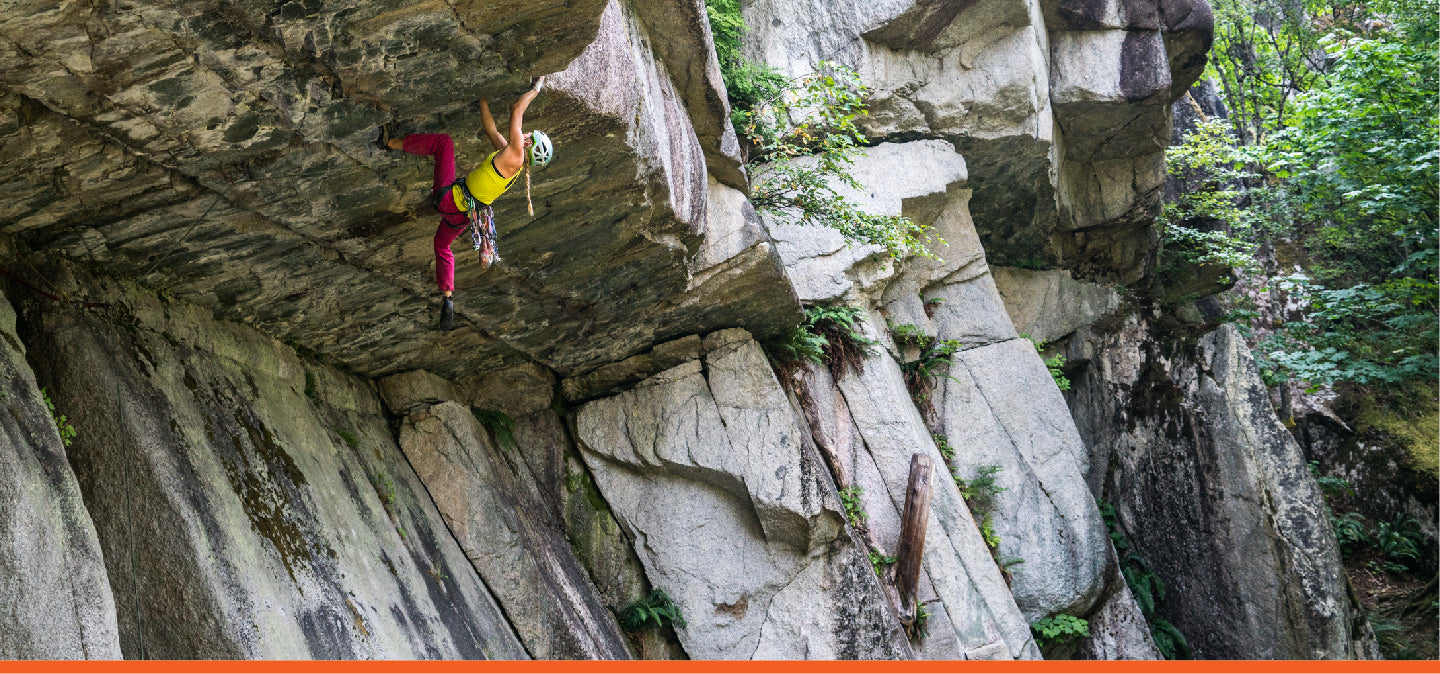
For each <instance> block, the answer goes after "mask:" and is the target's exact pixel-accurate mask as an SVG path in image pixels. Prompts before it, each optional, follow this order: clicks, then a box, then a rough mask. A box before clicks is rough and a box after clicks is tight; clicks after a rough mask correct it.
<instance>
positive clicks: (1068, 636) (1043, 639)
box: [1030, 613, 1090, 648]
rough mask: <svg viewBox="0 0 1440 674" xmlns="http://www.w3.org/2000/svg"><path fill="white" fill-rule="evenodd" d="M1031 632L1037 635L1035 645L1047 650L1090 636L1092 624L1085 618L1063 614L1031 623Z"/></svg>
mask: <svg viewBox="0 0 1440 674" xmlns="http://www.w3.org/2000/svg"><path fill="white" fill-rule="evenodd" d="M1030 632H1031V633H1032V634H1034V635H1035V643H1036V644H1038V645H1039V646H1040V647H1041V648H1046V647H1048V646H1052V645H1060V644H1068V643H1070V642H1071V641H1074V640H1075V639H1078V638H1080V637H1088V636H1090V623H1089V621H1087V620H1085V619H1084V618H1077V617H1075V616H1073V615H1069V614H1065V613H1061V614H1058V615H1053V616H1050V617H1048V618H1041V619H1040V620H1037V621H1035V622H1033V623H1030Z"/></svg>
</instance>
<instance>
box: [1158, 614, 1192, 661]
mask: <svg viewBox="0 0 1440 674" xmlns="http://www.w3.org/2000/svg"><path fill="white" fill-rule="evenodd" d="M1150 638H1151V639H1153V640H1154V641H1155V648H1156V650H1159V651H1160V655H1163V656H1165V659H1166V660H1189V659H1190V642H1188V641H1186V640H1185V635H1184V634H1181V633H1180V630H1179V629H1178V628H1176V627H1175V626H1174V625H1172V624H1170V621H1168V620H1154V621H1151V622H1150Z"/></svg>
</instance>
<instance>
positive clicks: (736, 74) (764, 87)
mask: <svg viewBox="0 0 1440 674" xmlns="http://www.w3.org/2000/svg"><path fill="white" fill-rule="evenodd" d="M705 15H706V17H707V18H708V19H709V20H710V32H711V34H712V35H713V36H714V39H715V56H717V57H718V58H719V60H720V77H721V79H722V80H724V82H725V91H726V93H727V94H728V95H729V97H730V106H731V108H733V109H734V112H733V113H732V118H733V119H735V121H736V124H737V126H738V125H739V124H740V123H741V122H743V121H744V119H745V117H744V113H747V112H749V111H750V110H753V109H754V108H755V106H756V105H757V104H759V103H760V102H761V101H765V100H769V99H772V98H774V97H775V96H777V95H779V93H780V91H781V90H782V89H783V88H784V87H785V85H786V79H785V77H784V76H783V75H781V74H780V73H778V72H776V71H775V69H773V68H770V67H769V66H765V65H760V64H756V63H753V62H751V61H750V60H749V59H746V58H745V57H743V56H741V55H740V36H741V35H743V34H745V31H746V26H745V19H744V17H742V16H741V14H740V0H706V2H705Z"/></svg>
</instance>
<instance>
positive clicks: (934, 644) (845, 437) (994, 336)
mask: <svg viewBox="0 0 1440 674" xmlns="http://www.w3.org/2000/svg"><path fill="white" fill-rule="evenodd" d="M901 153H904V155H903V156H904V158H905V161H906V162H907V163H908V165H910V166H913V167H915V169H916V175H918V176H920V177H919V178H918V179H915V180H911V181H906V182H903V183H897V182H895V181H894V180H893V179H892V178H891V177H890V176H889V175H888V174H886V173H884V172H874V173H862V175H861V177H860V180H861V184H862V186H863V187H864V189H863V190H862V191H860V192H859V193H856V194H853V195H852V197H851V198H852V199H855V200H856V201H857V202H859V203H861V204H863V205H864V206H865V207H867V208H869V209H871V210H872V211H874V212H878V213H885V214H900V213H904V214H906V215H908V216H910V217H912V218H914V219H915V220H916V221H917V222H924V223H926V224H929V225H930V226H931V228H932V229H931V231H932V232H933V234H934V235H935V236H936V237H937V238H938V239H942V240H944V241H946V243H945V244H943V245H942V244H936V245H935V246H934V249H933V252H935V253H936V254H937V255H938V256H939V257H940V258H941V259H940V260H926V259H910V260H906V261H904V262H901V263H895V262H893V261H891V260H890V259H889V258H882V260H883V262H884V266H883V267H878V266H876V265H872V264H871V263H870V260H871V259H872V258H870V257H868V256H867V255H866V253H867V251H866V250H865V248H864V247H857V248H856V249H853V250H852V249H850V248H844V247H840V248H838V250H836V251H834V252H830V247H829V246H827V245H825V244H826V242H829V241H831V240H832V237H834V234H835V233H834V232H833V231H831V230H827V229H825V228H822V227H813V226H794V225H784V224H772V225H771V231H772V232H773V233H774V236H775V239H776V241H777V246H778V248H779V251H780V255H781V259H782V260H783V261H784V262H785V264H786V268H787V272H788V273H789V274H790V276H791V278H792V279H793V280H794V282H795V285H796V288H797V292H798V294H799V295H800V297H801V299H803V300H807V301H815V300H834V299H836V298H841V297H843V298H845V299H847V301H849V302H851V303H854V304H857V305H860V306H865V307H866V308H869V307H870V306H874V307H875V308H877V309H879V310H880V311H879V312H878V313H879V314H880V315H875V314H872V315H871V318H870V319H869V325H870V327H868V328H866V329H867V331H868V333H867V334H868V336H869V337H870V338H872V339H876V340H878V341H879V342H880V343H888V342H889V338H888V336H887V335H886V334H884V333H882V332H880V331H879V330H877V329H876V327H875V326H878V325H881V324H883V323H888V324H889V325H890V326H891V328H892V329H893V328H895V327H897V326H902V325H908V326H910V328H911V329H913V330H918V331H919V332H920V333H923V334H925V335H930V336H933V337H936V338H938V339H942V340H958V341H959V343H960V344H961V349H962V350H961V351H960V352H959V353H957V354H956V355H955V356H954V357H953V358H952V359H951V365H950V367H949V368H948V369H949V377H948V378H947V377H936V382H935V383H934V387H935V388H934V391H932V392H929V393H927V394H926V395H927V396H928V397H927V399H926V405H925V407H926V409H925V410H924V414H925V415H926V416H928V417H929V418H928V419H925V418H922V412H921V410H917V409H916V407H915V406H914V405H913V404H912V403H911V401H910V398H911V395H910V392H909V391H908V390H907V389H906V385H905V383H904V377H903V376H902V374H901V371H900V367H899V366H898V364H897V362H896V360H895V358H893V357H892V356H891V354H888V353H886V354H880V353H876V354H873V355H872V357H871V358H869V359H867V360H866V361H865V369H864V371H863V372H860V373H856V374H855V375H853V376H847V377H841V378H840V379H839V382H838V387H839V390H840V391H843V395H844V398H845V400H846V405H845V406H844V407H843V409H844V410H845V411H844V413H843V414H841V413H840V412H835V414H838V415H840V417H841V418H842V419H845V420H844V421H841V422H836V423H839V424H840V426H839V427H838V428H828V429H827V430H823V431H822V430H814V432H815V434H816V438H817V442H819V443H820V445H821V447H822V448H826V449H827V450H833V451H834V454H833V455H834V456H837V457H840V456H848V457H849V458H846V459H839V460H837V461H838V463H839V464H841V467H840V468H837V469H836V470H837V471H838V472H839V473H840V474H842V475H844V477H843V478H842V481H844V480H855V482H854V484H857V485H859V486H861V487H862V488H863V489H865V490H866V492H867V493H870V494H871V495H872V496H871V499H874V502H873V503H871V502H869V501H867V503H870V504H871V505H873V508H872V510H874V509H882V510H888V509H893V510H894V513H895V514H894V515H893V519H891V518H889V517H887V518H886V519H885V520H878V519H877V520H875V521H874V524H872V526H871V531H872V533H873V534H874V537H875V540H876V542H877V543H878V544H879V545H880V546H881V547H882V548H884V549H887V550H888V549H892V548H893V546H894V544H895V537H896V536H898V533H899V528H898V513H899V509H900V508H901V507H902V506H903V498H904V492H905V483H906V479H907V477H908V472H909V456H910V453H912V452H914V451H916V450H917V448H923V447H929V448H931V449H930V450H921V451H932V452H934V453H935V460H936V464H937V465H946V462H945V461H944V460H943V459H942V458H940V456H939V454H938V450H934V449H933V448H934V443H933V441H932V440H931V438H930V433H931V432H937V433H941V434H946V435H948V436H949V439H950V442H951V444H952V446H953V447H955V448H956V450H957V451H956V458H955V460H954V461H953V462H951V466H950V469H953V470H955V471H956V472H957V474H959V475H960V476H961V477H963V478H965V479H973V478H974V477H975V475H976V473H977V471H978V470H979V469H980V468H981V467H982V466H990V465H993V466H999V467H1000V468H1001V471H1002V472H1001V480H1000V482H1001V486H1002V487H1004V488H1006V489H1007V491H1005V492H1002V493H1001V494H999V496H998V497H997V499H996V504H995V512H994V514H993V519H994V526H995V529H996V531H997V532H998V533H999V534H1000V539H1001V544H1000V548H999V550H998V554H999V555H1000V557H1001V558H1002V559H1024V560H1026V562H1025V563H1024V564H1023V565H1019V566H1015V567H1014V568H1012V569H1011V573H1012V574H1013V576H1014V582H1013V584H1011V585H1010V587H1009V590H1010V592H1009V593H1003V594H1009V595H1011V596H1013V601H1014V602H1015V603H1016V604H1018V609H1019V611H1020V612H1021V613H1022V614H1023V618H1021V619H1018V620H1017V619H1015V618H1014V617H1013V616H1012V614H1009V613H1007V607H1008V606H1009V604H1010V602H1011V601H1012V599H1011V597H1006V596H1003V594H1002V595H1001V596H995V595H993V594H989V595H987V594H986V593H990V592H992V591H993V590H992V589H991V588H992V586H994V585H998V584H999V583H1003V582H1004V581H1003V580H1001V579H999V578H998V577H997V576H998V571H999V570H998V569H997V568H996V564H995V561H994V560H993V559H992V557H991V554H990V552H989V551H988V550H987V548H986V547H985V544H984V542H983V541H982V540H981V539H979V538H978V537H974V536H971V534H972V533H974V529H975V523H974V521H973V518H972V516H971V513H970V512H969V510H968V508H967V507H966V505H965V503H964V501H963V500H961V499H960V497H959V492H958V491H956V490H955V487H954V485H953V484H952V483H951V482H950V481H943V482H944V486H943V488H941V489H939V490H937V491H938V492H944V493H943V495H942V494H940V493H937V494H936V495H934V496H932V502H931V504H932V508H933V509H935V510H936V512H937V513H939V515H938V519H937V522H938V523H939V526H940V527H943V528H945V531H946V534H945V535H946V536H947V537H948V538H947V539H941V540H947V541H948V543H949V545H950V546H951V547H952V548H953V552H946V553H942V552H937V550H939V549H941V548H943V547H944V546H943V545H942V544H939V543H936V542H934V541H932V542H931V543H930V544H929V545H927V548H926V550H927V552H926V554H927V564H933V565H934V566H930V567H928V572H929V576H930V577H931V578H935V577H937V576H938V577H942V578H955V577H962V578H968V579H969V581H968V587H969V589H968V590H966V589H965V584H964V583H961V584H960V587H958V588H957V587H946V586H945V585H943V584H942V585H941V586H939V587H937V588H936V592H937V595H936V596H938V599H939V601H938V602H937V604H935V605H932V606H931V608H930V611H931V613H932V614H934V613H936V611H937V607H939V606H943V607H944V610H945V611H947V612H959V613H955V614H952V615H949V616H948V620H950V621H951V622H953V623H955V624H956V625H957V627H956V628H955V629H956V630H957V631H959V635H958V636H957V638H956V642H957V645H955V646H954V647H953V648H954V651H953V652H954V653H955V654H956V655H952V656H951V657H958V654H961V653H970V652H971V651H973V650H975V649H978V648H982V647H983V646H984V645H985V644H988V643H991V642H993V641H994V640H993V639H990V638H988V637H989V635H990V634H991V633H993V632H999V633H1000V634H1001V635H1003V637H1004V642H1005V646H1006V651H1008V653H1009V654H1010V655H1011V656H1014V655H1022V654H1026V653H1027V651H1028V652H1031V653H1033V652H1034V646H1033V644H1032V645H1029V646H1027V641H1028V640H1029V630H1028V625H1029V623H1030V622H1032V621H1034V620H1037V619H1039V618H1043V617H1045V616H1049V615H1054V614H1056V613H1062V612H1063V613H1069V614H1072V615H1085V614H1087V613H1088V612H1089V611H1090V610H1092V609H1093V608H1095V607H1097V606H1098V604H1097V602H1098V601H1099V599H1100V598H1101V597H1102V596H1111V595H1113V594H1115V592H1114V591H1113V590H1111V591H1108V592H1107V589H1108V588H1110V587H1111V584H1112V581H1111V575H1110V574H1107V569H1108V568H1109V566H1110V565H1111V564H1113V561H1112V558H1113V553H1112V552H1111V548H1110V541H1109V538H1108V537H1107V535H1106V532H1105V529H1104V524H1103V521H1102V519H1101V517H1100V513H1099V510H1098V509H1097V508H1096V506H1095V504H1094V501H1093V499H1092V498H1091V497H1090V496H1089V495H1088V494H1087V493H1085V491H1086V490H1085V482H1084V473H1085V470H1086V467H1087V466H1086V463H1085V461H1086V459H1087V458H1088V453H1087V452H1086V451H1085V447H1084V445H1083V443H1082V442H1081V440H1080V436H1079V434H1078V433H1077V432H1076V430H1075V427H1074V424H1073V422H1072V421H1071V419H1070V415H1069V413H1068V409H1067V408H1066V406H1065V401H1064V398H1063V397H1061V394H1060V391H1059V390H1058V389H1057V388H1056V387H1055V384H1054V381H1053V380H1052V379H1051V377H1050V374H1049V372H1048V371H1047V370H1046V368H1045V366H1044V364H1043V362H1042V361H1041V359H1040V357H1039V355H1038V354H1037V353H1036V351H1035V349H1034V347H1033V346H1031V344H1030V343H1029V342H1028V341H1025V340H1021V339H1018V338H1017V335H1016V333H1015V330H1014V328H1013V327H1012V326H1011V323H1010V320H1009V318H1008V317H1007V316H1006V313H1005V305H1004V304H1003V302H1002V301H1001V298H1000V296H999V294H998V293H997V291H996V288H995V283H994V281H993V280H992V279H991V276H990V274H989V270H988V269H987V266H986V262H985V251H984V250H983V249H982V248H981V245H980V240H979V237H978V236H977V235H976V232H975V226H974V224H973V222H972V220H971V218H970V215H969V211H968V209H967V204H968V202H969V201H970V197H971V192H970V190H968V189H962V188H961V187H960V185H961V184H962V182H961V181H963V179H964V177H965V173H964V161H963V159H961V158H960V157H959V155H957V154H955V153H954V151H953V150H952V149H951V148H950V147H948V145H947V144H945V143H942V142H939V141H919V142H914V143H891V144H884V145H880V146H878V147H876V148H872V150H871V152H870V153H868V154H867V156H866V159H870V160H876V159H877V158H898V157H899V156H901ZM873 163H874V164H876V165H885V164H886V163H887V162H885V161H874V162H873ZM888 163H894V162H888ZM835 238H838V237H835ZM839 243H843V242H839ZM877 269H878V270H879V271H878V272H877ZM815 280H820V281H821V282H820V283H819V284H810V285H807V284H806V281H815ZM881 316H883V318H882V317H881ZM894 352H895V353H897V354H899V349H894ZM900 355H902V356H904V357H905V358H909V359H912V360H913V359H914V358H916V357H918V356H919V354H916V353H907V354H900ZM935 367H943V366H940V365H936V366H935ZM811 376H812V377H813V376H816V375H811ZM804 381H805V382H806V389H807V392H806V393H804V395H803V396H802V398H808V399H810V402H811V404H818V405H820V408H821V409H826V410H829V409H832V408H833V403H823V404H822V403H820V402H817V401H820V400H824V401H833V399H834V397H835V396H834V394H829V393H825V388H826V387H828V386H829V384H827V383H821V382H817V381H812V380H811V379H806V380H804ZM817 414H821V413H819V412H811V413H810V417H811V419H810V424H811V427H812V430H813V429H815V428H816V425H817V424H820V425H822V426H827V427H828V426H829V425H830V424H829V422H822V421H821V420H819V419H817V418H816V415H817ZM824 414H830V412H825V413H824ZM851 420H853V424H854V426H855V430H853V431H851V430H848V428H849V426H850V424H851V423H852V421H851ZM926 421H929V422H930V423H929V424H928V427H927V423H926ZM852 437H857V438H860V439H863V443H859V444H857V443H854V442H851V441H850V438H852ZM837 448H838V449H837ZM847 452H849V453H850V454H847ZM857 453H858V454H857ZM862 454H868V456H864V458H860V457H861V455H862ZM862 465H873V466H874V468H861V466H862ZM867 476H874V477H877V478H879V479H878V480H874V479H867ZM881 494H889V495H890V496H891V499H890V500H894V501H895V502H894V503H887V502H886V499H885V498H884V497H882V496H880V495H881ZM952 520H953V521H952ZM882 521H883V522H885V523H884V524H881V522H882ZM952 529H953V531H952ZM932 531H934V529H932ZM931 535H939V534H934V533H932V534H931ZM931 555H938V556H936V557H935V558H934V559H928V557H930V556H931ZM1030 560H1035V562H1034V563H1031V562H1030ZM997 580H998V581H999V582H998V583H997ZM948 582H949V583H950V584H953V581H948ZM982 596H983V597H984V599H981V598H980V597H982ZM1002 597H1003V598H1002ZM922 600H924V598H922ZM1117 601H1118V600H1117ZM1132 608H1133V606H1132ZM1008 610H1009V611H1014V610H1015V608H1008ZM1135 610H1136V611H1137V612H1138V609H1135ZM987 611H988V614H987ZM986 625H990V626H991V627H988V628H984V629H983V630H982V631H981V632H980V633H979V634H978V635H977V633H976V632H974V631H973V630H975V629H976V628H977V626H986ZM1142 627H1143V621H1142ZM967 631H968V632H967ZM1147 631H1148V630H1143V629H1142V630H1141V632H1140V633H1139V635H1138V636H1133V640H1134V641H1143V640H1144V639H1145V638H1146V637H1145V636H1144V635H1145V634H1146V632H1147ZM931 632H932V637H931V638H929V639H927V642H926V650H927V652H926V653H925V655H926V656H927V657H933V656H932V653H935V652H936V651H935V650H934V649H937V648H939V647H940V646H939V644H940V643H941V639H937V638H936V637H935V636H933V635H934V634H936V633H937V632H936V630H935V629H933V628H932V629H931ZM981 635H983V636H981Z"/></svg>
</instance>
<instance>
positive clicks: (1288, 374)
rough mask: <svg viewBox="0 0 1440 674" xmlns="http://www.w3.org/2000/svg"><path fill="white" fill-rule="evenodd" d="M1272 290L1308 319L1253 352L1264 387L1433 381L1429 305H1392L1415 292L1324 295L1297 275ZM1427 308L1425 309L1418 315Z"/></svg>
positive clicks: (1356, 289) (1422, 301) (1438, 364)
mask: <svg viewBox="0 0 1440 674" xmlns="http://www.w3.org/2000/svg"><path fill="white" fill-rule="evenodd" d="M1278 283H1279V285H1280V288H1281V289H1282V290H1284V291H1285V292H1286V293H1287V295H1288V296H1289V297H1290V299H1291V301H1292V302H1296V303H1300V304H1302V305H1305V306H1307V307H1308V311H1307V316H1306V320H1303V321H1291V322H1288V323H1285V324H1283V325H1281V326H1280V327H1279V329H1278V330H1276V332H1275V334H1273V335H1272V336H1270V337H1269V338H1268V339H1266V340H1264V341H1262V342H1261V343H1260V344H1258V345H1256V348H1255V359H1256V366H1257V367H1259V368H1260V372H1261V375H1262V377H1264V378H1265V380H1266V382H1267V383H1270V384H1275V383H1279V382H1280V381H1284V380H1286V379H1290V378H1294V379H1297V380H1299V381H1304V382H1308V383H1310V384H1311V385H1312V388H1313V387H1314V386H1318V385H1332V384H1336V383H1339V382H1351V383H1355V384H1361V385H1366V384H1381V385H1398V384H1402V383H1405V382H1408V381H1414V380H1420V379H1424V378H1432V379H1433V377H1434V375H1435V372H1436V371H1437V368H1440V361H1437V359H1436V355H1435V350H1434V348H1435V347H1434V345H1435V341H1436V339H1437V336H1440V331H1437V327H1436V323H1435V316H1434V315H1433V312H1434V309H1433V306H1434V305H1433V300H1430V299H1427V298H1426V297H1421V296H1419V295H1415V296H1413V297H1399V298H1397V297H1396V294H1397V293H1400V292H1402V291H1403V293H1404V294H1406V295H1409V294H1410V293H1411V292H1412V290H1418V288H1420V286H1407V287H1409V288H1411V289H1412V290H1407V289H1405V288H1402V287H1401V286H1400V285H1395V284H1391V285H1388V286H1386V287H1373V286H1367V285H1364V284H1360V285H1356V286H1353V287H1350V288H1345V289H1341V290H1327V289H1325V288H1324V286H1321V285H1319V284H1318V283H1314V282H1312V281H1311V280H1310V279H1309V278H1308V277H1306V276H1305V275H1304V274H1300V273H1296V274H1292V275H1290V276H1286V277H1282V278H1280V279H1278ZM1430 287H1432V288H1433V284H1432V285H1431V286H1430ZM1431 292H1432V293H1433V290H1432V291H1431ZM1397 300H1398V301H1397ZM1427 302H1431V304H1430V306H1431V308H1430V309H1424V307H1425V305H1426V303H1427ZM1417 308H1418V309H1421V310H1417Z"/></svg>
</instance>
